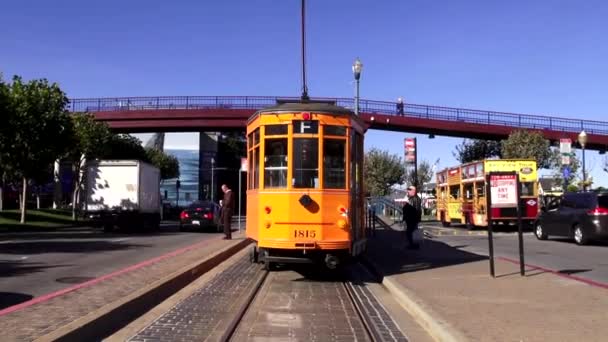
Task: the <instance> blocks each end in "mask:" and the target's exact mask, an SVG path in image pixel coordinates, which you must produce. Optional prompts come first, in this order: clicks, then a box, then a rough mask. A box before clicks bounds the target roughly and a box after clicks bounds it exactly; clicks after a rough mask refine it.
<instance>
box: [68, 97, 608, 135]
mask: <svg viewBox="0 0 608 342" xmlns="http://www.w3.org/2000/svg"><path fill="white" fill-rule="evenodd" d="M279 98H281V99H297V97H275V96H159V97H117V98H90V99H72V100H71V101H70V110H71V111H73V112H99V111H131V110H161V109H214V108H226V109H251V110H257V109H261V108H264V107H268V106H272V105H275V104H276V100H277V99H279ZM323 99H324V100H334V101H336V104H337V105H339V106H343V107H346V108H350V109H354V99H352V98H323ZM359 111H360V112H361V113H369V114H384V115H393V116H397V115H404V116H407V117H415V118H421V119H431V120H447V121H454V122H465V123H475V124H486V125H497V126H508V127H519V128H530V129H549V130H553V131H562V132H573V133H578V132H580V131H581V130H585V131H586V132H587V133H588V134H598V135H608V122H603V121H595V120H581V119H568V118H560V117H552V116H543V115H529V114H515V113H503V112H495V111H484V110H476V109H464V108H450V107H440V106H429V105H419V104H410V103H406V104H404V110H403V114H400V112H399V111H398V110H397V103H396V102H388V101H374V100H359Z"/></svg>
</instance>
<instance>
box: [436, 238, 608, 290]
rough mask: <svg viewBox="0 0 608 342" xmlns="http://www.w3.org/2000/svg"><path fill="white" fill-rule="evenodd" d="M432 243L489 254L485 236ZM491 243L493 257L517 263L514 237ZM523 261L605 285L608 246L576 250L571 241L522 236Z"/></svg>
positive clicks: (607, 266) (517, 257)
mask: <svg viewBox="0 0 608 342" xmlns="http://www.w3.org/2000/svg"><path fill="white" fill-rule="evenodd" d="M451 229H458V228H451ZM434 240H436V241H442V242H445V243H447V244H449V245H450V246H453V247H456V248H459V249H462V250H464V251H468V252H472V253H476V254H481V255H488V254H489V252H488V237H487V236H485V235H464V232H463V235H454V236H451V235H442V236H437V237H435V238H434ZM493 240H494V256H495V257H498V256H503V257H507V258H510V259H514V260H517V261H518V262H519V247H518V246H519V245H518V243H519V242H518V237H517V233H504V232H503V233H499V234H495V235H494V239H493ZM524 260H525V263H526V264H530V265H536V266H541V267H544V268H548V269H551V270H554V271H558V272H561V273H565V274H569V275H575V276H577V277H582V278H587V279H591V280H594V281H597V282H600V283H604V284H608V242H594V243H592V244H590V245H585V246H578V245H576V244H575V243H574V241H572V240H568V239H562V238H555V237H549V240H545V241H540V240H537V239H536V237H535V236H534V235H533V234H532V233H529V232H528V233H525V234H524ZM499 272H500V270H499V269H497V273H499Z"/></svg>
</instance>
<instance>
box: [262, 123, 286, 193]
mask: <svg viewBox="0 0 608 342" xmlns="http://www.w3.org/2000/svg"><path fill="white" fill-rule="evenodd" d="M266 129H268V126H267V127H266ZM264 149H265V151H264V188H286V187H287V139H286V138H282V139H266V144H265V148H264Z"/></svg>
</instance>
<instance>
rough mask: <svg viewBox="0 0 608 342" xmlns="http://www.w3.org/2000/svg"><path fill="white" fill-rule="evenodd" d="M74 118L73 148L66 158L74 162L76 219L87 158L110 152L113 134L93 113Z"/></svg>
mask: <svg viewBox="0 0 608 342" xmlns="http://www.w3.org/2000/svg"><path fill="white" fill-rule="evenodd" d="M71 118H72V127H73V129H72V136H71V148H70V150H69V151H68V152H67V154H66V156H65V157H66V158H67V159H68V160H70V161H71V162H72V170H73V174H74V178H73V181H72V184H73V189H74V190H73V192H72V219H73V220H76V208H77V205H78V203H79V199H80V192H81V190H82V181H83V176H84V171H85V167H86V160H89V159H95V158H98V157H100V156H102V155H105V154H107V153H109V152H110V151H109V146H108V143H109V141H110V140H111V139H112V138H113V134H112V133H111V132H110V129H109V127H108V125H107V124H106V123H103V122H99V121H95V118H94V117H93V115H91V114H86V113H75V114H73V115H72V116H71Z"/></svg>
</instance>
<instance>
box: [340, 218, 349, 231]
mask: <svg viewBox="0 0 608 342" xmlns="http://www.w3.org/2000/svg"><path fill="white" fill-rule="evenodd" d="M347 226H348V222H346V220H345V219H339V220H338V228H340V229H344V228H346V227H347Z"/></svg>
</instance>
